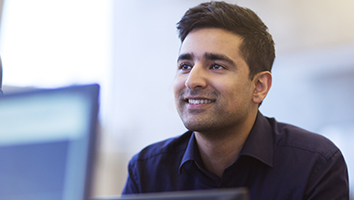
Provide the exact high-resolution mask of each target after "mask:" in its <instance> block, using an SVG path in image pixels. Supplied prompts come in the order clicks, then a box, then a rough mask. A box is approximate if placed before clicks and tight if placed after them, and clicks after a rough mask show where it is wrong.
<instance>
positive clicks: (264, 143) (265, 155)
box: [240, 112, 274, 167]
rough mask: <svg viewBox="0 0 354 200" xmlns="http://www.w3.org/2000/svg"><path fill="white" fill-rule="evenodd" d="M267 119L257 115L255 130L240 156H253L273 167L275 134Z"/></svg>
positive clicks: (249, 136) (252, 131) (259, 114)
mask: <svg viewBox="0 0 354 200" xmlns="http://www.w3.org/2000/svg"><path fill="white" fill-rule="evenodd" d="M272 130H273V129H272V127H271V125H270V124H269V122H268V120H267V118H265V117H264V116H263V115H262V114H261V113H260V112H258V114H257V118H256V121H255V123H254V125H253V128H252V130H251V132H250V134H249V135H248V138H247V140H246V142H245V144H244V145H243V148H242V150H241V152H240V155H241V156H243V155H245V156H251V157H254V158H256V159H257V160H259V161H261V162H263V163H264V164H266V165H268V166H270V167H273V140H274V139H273V133H272Z"/></svg>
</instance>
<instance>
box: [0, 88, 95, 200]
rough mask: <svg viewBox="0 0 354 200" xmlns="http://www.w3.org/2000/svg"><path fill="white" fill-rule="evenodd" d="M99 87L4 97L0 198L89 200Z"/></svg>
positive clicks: (0, 115) (1, 105) (0, 125)
mask: <svg viewBox="0 0 354 200" xmlns="http://www.w3.org/2000/svg"><path fill="white" fill-rule="evenodd" d="M98 96H99V86H98V85H96V84H93V85H82V86H71V87H66V88H58V89H50V90H49V89H46V90H36V91H31V92H23V93H16V94H9V95H3V96H1V97H0V199H6V200H42V199H43V200H49V199H50V200H83V199H89V195H90V189H91V177H92V173H93V172H92V170H93V169H92V168H93V167H92V166H93V162H94V154H95V143H96V135H97V134H96V124H97V113H98Z"/></svg>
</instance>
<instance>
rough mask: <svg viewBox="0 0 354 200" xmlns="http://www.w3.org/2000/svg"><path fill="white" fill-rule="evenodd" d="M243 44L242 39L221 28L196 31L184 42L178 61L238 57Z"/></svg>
mask: <svg viewBox="0 0 354 200" xmlns="http://www.w3.org/2000/svg"><path fill="white" fill-rule="evenodd" d="M241 44H242V38H241V37H240V36H238V35H236V34H234V33H231V32H229V31H226V30H223V29H219V28H204V29H196V30H193V31H191V32H190V33H189V34H188V35H187V37H186V38H185V40H184V41H183V42H182V44H181V47H180V50H179V55H180V56H179V58H178V60H180V59H181V58H187V57H188V59H192V58H194V57H199V58H201V57H205V58H215V56H214V55H223V56H224V57H235V56H236V57H238V56H239V47H240V45H241ZM217 57H220V56H217Z"/></svg>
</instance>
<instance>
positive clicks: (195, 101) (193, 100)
mask: <svg viewBox="0 0 354 200" xmlns="http://www.w3.org/2000/svg"><path fill="white" fill-rule="evenodd" d="M187 102H188V103H190V104H193V105H198V104H208V103H212V102H214V101H212V100H209V99H187Z"/></svg>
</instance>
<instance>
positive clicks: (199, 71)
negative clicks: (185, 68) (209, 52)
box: [185, 64, 207, 90]
mask: <svg viewBox="0 0 354 200" xmlns="http://www.w3.org/2000/svg"><path fill="white" fill-rule="evenodd" d="M206 79H207V74H206V70H205V69H204V67H203V65H201V64H195V65H194V66H193V68H192V69H191V71H190V72H189V74H188V77H187V80H186V82H185V85H186V87H187V88H188V89H190V90H197V89H199V88H205V87H206V86H207V80H206Z"/></svg>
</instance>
